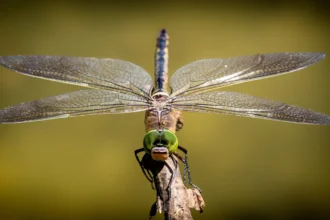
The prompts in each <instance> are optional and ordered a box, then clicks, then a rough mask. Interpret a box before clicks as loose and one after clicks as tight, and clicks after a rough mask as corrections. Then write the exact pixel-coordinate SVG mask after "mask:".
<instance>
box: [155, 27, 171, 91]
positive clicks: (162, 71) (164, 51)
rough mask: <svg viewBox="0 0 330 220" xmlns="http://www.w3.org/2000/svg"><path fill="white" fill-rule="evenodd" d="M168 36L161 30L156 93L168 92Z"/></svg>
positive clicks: (157, 54) (156, 63)
mask: <svg viewBox="0 0 330 220" xmlns="http://www.w3.org/2000/svg"><path fill="white" fill-rule="evenodd" d="M168 39H169V37H168V35H167V33H166V30H165V29H163V30H161V32H160V34H159V37H158V38H157V47H156V54H155V84H156V88H155V91H154V94H155V93H159V92H166V85H167V78H168V76H167V72H168Z"/></svg>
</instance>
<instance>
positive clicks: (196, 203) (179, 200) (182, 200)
mask: <svg viewBox="0 0 330 220" xmlns="http://www.w3.org/2000/svg"><path fill="white" fill-rule="evenodd" d="M174 160H175V159H174ZM174 160H173V159H172V158H168V159H167V160H166V163H167V165H168V167H167V166H164V167H163V169H162V170H161V171H160V172H159V173H158V175H157V177H156V180H157V181H156V187H157V189H158V190H157V191H158V194H159V195H158V197H157V210H158V211H159V212H160V213H162V212H163V213H164V216H165V220H191V219H193V218H192V216H191V213H190V209H191V208H194V209H196V210H198V211H200V212H202V211H203V209H202V208H203V207H204V206H205V203H204V200H203V197H202V195H201V194H200V192H199V191H198V190H197V189H196V188H192V189H187V188H186V187H185V185H184V184H183V181H182V178H181V174H180V169H179V166H178V164H177V161H176V160H175V161H174ZM169 167H170V168H171V169H172V171H173V173H171V171H170V169H169ZM172 176H173V181H172V183H171V184H170V186H169V182H170V179H171V177H172ZM168 186H169V188H170V198H169V199H168V196H169V194H168V190H167V187H168Z"/></svg>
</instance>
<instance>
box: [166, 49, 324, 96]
mask: <svg viewBox="0 0 330 220" xmlns="http://www.w3.org/2000/svg"><path fill="white" fill-rule="evenodd" d="M324 57H325V54H324V53H273V54H257V55H252V56H242V57H233V58H228V59H206V60H198V61H195V62H193V63H190V64H188V65H185V66H183V67H181V68H180V69H178V70H177V71H176V72H175V73H174V74H173V76H172V77H171V79H170V87H171V89H172V94H171V96H170V97H176V96H178V95H187V94H190V93H202V92H206V91H208V90H211V89H216V88H220V87H223V86H229V85H233V84H238V83H243V82H246V81H251V80H256V79H262V78H265V77H270V76H276V75H279V74H283V73H288V72H292V71H296V70H299V69H302V68H305V67H307V66H310V65H312V64H314V63H317V62H319V61H321V60H322V59H324Z"/></svg>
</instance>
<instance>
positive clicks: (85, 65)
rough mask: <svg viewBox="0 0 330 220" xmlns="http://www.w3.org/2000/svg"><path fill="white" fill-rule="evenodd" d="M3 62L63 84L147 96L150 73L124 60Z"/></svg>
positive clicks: (26, 58) (53, 58)
mask: <svg viewBox="0 0 330 220" xmlns="http://www.w3.org/2000/svg"><path fill="white" fill-rule="evenodd" d="M0 65H2V66H4V67H7V68H8V69H11V70H14V71H16V72H19V73H22V74H25V75H29V76H33V77H38V78H43V79H48V80H55V81H60V82H63V83H69V84H75V85H79V86H84V87H91V88H98V89H104V90H115V91H121V92H123V93H131V94H136V95H140V96H144V97H148V94H149V92H150V90H151V89H152V85H153V82H152V79H151V77H150V75H149V74H148V73H147V72H146V71H145V70H144V69H142V68H141V67H139V66H137V65H135V64H133V63H130V62H127V61H122V60H115V59H107V58H104V59H98V58H87V57H60V56H3V57H0Z"/></svg>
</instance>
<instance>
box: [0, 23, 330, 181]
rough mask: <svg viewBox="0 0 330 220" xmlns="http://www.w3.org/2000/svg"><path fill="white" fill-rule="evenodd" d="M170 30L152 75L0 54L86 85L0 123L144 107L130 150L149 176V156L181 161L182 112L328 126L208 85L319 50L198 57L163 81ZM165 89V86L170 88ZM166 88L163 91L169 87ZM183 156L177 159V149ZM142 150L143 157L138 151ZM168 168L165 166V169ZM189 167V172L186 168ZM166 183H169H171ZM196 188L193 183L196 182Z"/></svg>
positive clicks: (121, 66)
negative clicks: (139, 135) (139, 138)
mask: <svg viewBox="0 0 330 220" xmlns="http://www.w3.org/2000/svg"><path fill="white" fill-rule="evenodd" d="M168 44H169V36H168V34H167V31H166V30H165V29H162V30H161V31H160V33H159V35H158V37H157V40H156V52H155V70H154V74H155V80H154V83H153V80H152V78H151V76H150V75H149V73H148V72H147V71H146V70H144V69H143V68H141V67H140V66H137V65H135V64H133V63H130V62H127V61H122V60H116V59H109V58H102V59H99V58H85V57H65V56H35V55H29V56H22V55H19V56H2V57H0V65H2V66H4V67H6V68H8V69H11V70H13V71H16V72H18V73H21V74H24V75H28V76H32V77H37V78H42V79H48V80H53V81H57V82H61V83H68V84H74V85H78V86H81V87H86V88H87V89H84V90H78V91H74V92H70V93H66V94H61V95H57V96H53V97H47V98H42V99H39V100H34V101H30V102H25V103H21V104H18V105H14V106H10V107H7V108H4V109H2V110H0V123H2V124H7V123H22V122H32V121H41V120H49V119H59V118H69V117H75V116H84V115H97V114H121V113H133V112H141V111H145V120H144V122H145V128H146V134H145V136H144V139H143V148H140V149H138V150H136V151H135V156H136V158H137V160H138V162H139V164H140V166H141V168H142V171H143V173H144V175H145V176H146V177H147V179H148V180H149V181H150V182H153V181H154V173H150V172H149V170H150V169H151V168H152V167H153V166H156V165H155V164H157V163H155V162H165V161H166V160H167V159H168V158H169V157H171V158H172V159H173V155H174V156H176V157H177V158H179V159H180V160H181V161H182V162H183V163H184V164H185V173H186V174H185V175H184V178H185V177H186V175H188V179H189V183H190V184H191V185H192V186H195V185H193V184H192V182H191V177H190V172H189V167H188V163H187V157H186V156H187V150H186V149H185V148H183V147H182V146H180V145H179V141H178V138H177V136H176V132H177V131H179V130H180V129H182V127H183V119H182V113H181V112H202V113H221V114H229V115H236V116H245V117H251V118H261V119H269V120H278V121H285V122H292V123H301V124H330V116H328V115H325V114H322V113H318V112H315V111H312V110H308V109H304V108H300V107H296V106H293V105H289V104H285V103H281V102H276V101H271V100H267V99H264V98H258V97H254V96H250V95H247V94H241V93H236V92H230V91H214V90H216V89H219V88H222V87H225V86H231V85H235V84H239V83H244V82H249V81H253V80H259V79H264V78H267V77H273V76H278V75H281V74H285V73H289V72H293V71H297V70H300V69H303V68H306V67H308V66H310V65H312V64H315V63H317V62H319V61H321V60H323V59H324V58H325V56H326V55H325V53H321V52H313V53H311V52H299V53H289V52H287V53H270V54H255V55H250V56H240V57H233V58H227V59H219V58H215V59H202V60H197V61H195V62H192V63H190V64H187V65H184V66H183V67H181V68H179V69H178V70H176V71H175V72H174V73H173V75H172V77H171V78H170V80H169V83H168V60H169V52H168ZM168 87H169V88H168ZM168 89H169V90H168ZM178 150H180V151H182V152H183V153H184V154H185V157H184V158H183V157H181V156H180V155H179V154H178V153H177V151H178ZM140 152H145V154H144V156H143V158H142V160H139V158H138V156H137V155H138V154H139V153H140ZM169 169H170V168H169ZM187 173H188V174H187ZM169 185H170V184H169ZM195 187H197V186H195Z"/></svg>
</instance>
